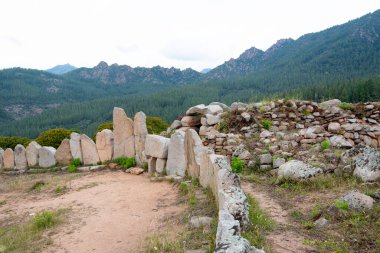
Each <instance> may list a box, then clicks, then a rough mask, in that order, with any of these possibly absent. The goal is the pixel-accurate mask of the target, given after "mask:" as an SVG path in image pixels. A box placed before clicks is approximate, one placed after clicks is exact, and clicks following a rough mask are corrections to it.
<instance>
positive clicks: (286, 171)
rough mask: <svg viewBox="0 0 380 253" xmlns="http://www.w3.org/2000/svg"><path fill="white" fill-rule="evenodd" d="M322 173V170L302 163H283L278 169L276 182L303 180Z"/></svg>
mask: <svg viewBox="0 0 380 253" xmlns="http://www.w3.org/2000/svg"><path fill="white" fill-rule="evenodd" d="M321 173H323V171H322V169H320V168H315V167H312V166H310V165H308V164H306V163H304V162H302V161H298V160H291V161H289V162H286V163H284V164H283V165H281V166H280V168H279V169H278V178H277V180H279V181H281V180H282V179H293V180H304V179H308V178H311V177H314V176H316V175H318V174H321Z"/></svg>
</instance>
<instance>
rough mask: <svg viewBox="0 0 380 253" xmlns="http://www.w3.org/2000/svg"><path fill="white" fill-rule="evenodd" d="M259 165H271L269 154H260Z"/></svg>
mask: <svg viewBox="0 0 380 253" xmlns="http://www.w3.org/2000/svg"><path fill="white" fill-rule="evenodd" d="M259 160H260V164H272V155H271V154H262V155H259Z"/></svg>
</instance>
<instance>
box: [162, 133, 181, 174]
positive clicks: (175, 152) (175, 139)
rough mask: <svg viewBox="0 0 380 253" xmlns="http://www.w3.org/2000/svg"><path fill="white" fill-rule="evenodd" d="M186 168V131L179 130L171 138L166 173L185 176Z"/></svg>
mask: <svg viewBox="0 0 380 253" xmlns="http://www.w3.org/2000/svg"><path fill="white" fill-rule="evenodd" d="M185 170H186V154H185V132H183V131H181V130H177V131H175V133H174V134H172V136H171V138H170V142H169V147H168V161H167V164H166V173H167V174H168V175H172V176H182V177H183V176H184V175H185Z"/></svg>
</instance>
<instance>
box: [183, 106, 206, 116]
mask: <svg viewBox="0 0 380 253" xmlns="http://www.w3.org/2000/svg"><path fill="white" fill-rule="evenodd" d="M206 112H207V106H205V105H204V104H200V105H196V106H193V107H191V108H189V109H188V110H187V111H186V115H188V116H193V115H202V114H205V113H206Z"/></svg>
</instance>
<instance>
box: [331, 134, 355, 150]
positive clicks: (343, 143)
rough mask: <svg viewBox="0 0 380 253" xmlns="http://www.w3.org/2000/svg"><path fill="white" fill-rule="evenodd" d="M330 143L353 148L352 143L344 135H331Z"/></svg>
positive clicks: (339, 146)
mask: <svg viewBox="0 0 380 253" xmlns="http://www.w3.org/2000/svg"><path fill="white" fill-rule="evenodd" d="M329 140H330V143H331V145H332V146H333V147H337V148H352V144H351V143H350V142H348V141H347V140H346V139H345V138H344V137H343V136H342V135H334V136H332V137H330V139H329Z"/></svg>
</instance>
